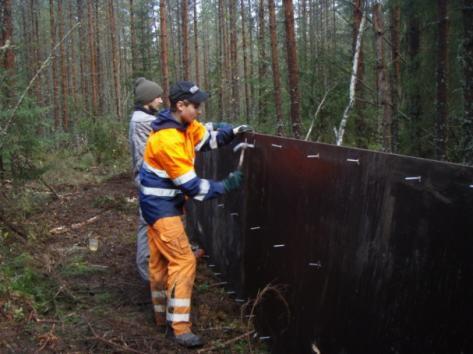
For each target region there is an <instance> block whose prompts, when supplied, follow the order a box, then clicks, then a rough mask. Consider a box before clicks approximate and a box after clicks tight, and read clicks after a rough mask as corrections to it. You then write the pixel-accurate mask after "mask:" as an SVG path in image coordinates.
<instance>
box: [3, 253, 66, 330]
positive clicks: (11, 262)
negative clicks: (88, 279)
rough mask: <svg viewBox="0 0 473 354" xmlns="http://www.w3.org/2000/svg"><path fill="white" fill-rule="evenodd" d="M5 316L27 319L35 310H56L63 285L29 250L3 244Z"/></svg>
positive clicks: (44, 311) (49, 311)
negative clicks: (25, 250)
mask: <svg viewBox="0 0 473 354" xmlns="http://www.w3.org/2000/svg"><path fill="white" fill-rule="evenodd" d="M0 254H1V261H0V264H1V267H0V305H1V306H0V312H1V315H2V316H1V317H5V318H7V319H14V320H16V321H22V320H25V319H26V317H27V316H28V315H29V313H30V312H31V311H34V312H36V313H37V314H42V315H45V314H49V313H51V312H54V309H55V304H54V301H53V300H54V298H55V294H56V293H57V291H58V289H59V285H58V284H57V283H56V281H54V280H53V279H52V278H50V277H48V276H47V275H46V274H45V273H43V272H42V268H41V264H39V262H37V261H36V260H35V259H33V257H32V256H31V255H30V254H28V253H27V252H21V253H20V254H18V255H15V252H14V251H13V250H12V249H7V248H5V247H3V246H2V247H0Z"/></svg>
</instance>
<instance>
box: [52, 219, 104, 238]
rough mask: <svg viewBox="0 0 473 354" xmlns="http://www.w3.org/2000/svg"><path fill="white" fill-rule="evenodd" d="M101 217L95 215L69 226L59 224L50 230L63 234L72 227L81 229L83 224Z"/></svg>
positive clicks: (54, 233)
mask: <svg viewBox="0 0 473 354" xmlns="http://www.w3.org/2000/svg"><path fill="white" fill-rule="evenodd" d="M98 219H99V215H95V216H93V217H91V218H90V219H87V220H85V221H82V222H79V223H77V224H72V225H71V226H69V227H67V226H58V227H55V228H54V229H51V230H49V232H50V233H51V234H53V235H57V234H62V233H64V232H66V231H68V230H70V229H79V228H81V227H82V226H84V225H88V224H91V223H93V222H96V221H97V220H98Z"/></svg>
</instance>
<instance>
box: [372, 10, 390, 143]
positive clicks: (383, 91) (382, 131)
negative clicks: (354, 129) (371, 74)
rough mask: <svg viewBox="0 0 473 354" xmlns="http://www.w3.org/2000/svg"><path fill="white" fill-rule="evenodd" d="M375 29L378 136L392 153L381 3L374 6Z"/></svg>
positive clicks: (388, 90)
mask: <svg viewBox="0 0 473 354" xmlns="http://www.w3.org/2000/svg"><path fill="white" fill-rule="evenodd" d="M373 28H374V32H375V48H376V84H377V85H376V86H377V87H376V88H377V92H378V102H377V105H378V112H379V116H378V123H379V129H378V135H379V136H380V140H381V143H382V147H383V148H382V150H383V151H386V152H391V151H392V101H391V89H390V87H389V77H388V75H387V73H386V66H385V64H384V20H383V13H382V8H381V4H380V3H375V4H374V5H373Z"/></svg>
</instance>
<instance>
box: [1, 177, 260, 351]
mask: <svg viewBox="0 0 473 354" xmlns="http://www.w3.org/2000/svg"><path fill="white" fill-rule="evenodd" d="M57 192H58V194H59V195H60V198H59V199H56V200H51V201H49V202H48V203H47V204H45V205H44V206H43V207H42V208H41V210H39V211H37V212H36V213H34V214H32V215H31V216H30V217H29V218H28V219H27V220H26V221H25V223H27V224H29V226H30V227H31V228H33V229H34V230H36V235H42V236H41V237H40V236H36V239H35V240H33V241H31V240H30V239H29V240H28V242H27V243H25V244H24V245H22V246H20V247H17V248H16V249H17V251H16V252H17V253H16V256H15V257H16V258H15V260H12V259H10V260H6V257H10V258H11V257H12V256H11V253H7V254H5V252H3V254H0V264H1V263H2V261H3V263H5V264H6V265H5V267H4V271H5V272H7V271H9V272H10V274H11V277H12V279H16V280H15V281H16V284H17V287H18V284H19V283H21V282H23V283H22V284H23V286H24V287H26V288H28V287H34V289H32V291H31V293H33V296H31V297H28V296H25V295H24V293H21V292H18V291H13V290H11V289H10V291H7V292H5V291H4V292H3V296H2V295H1V294H2V293H1V292H0V352H1V353H39V352H42V353H51V352H52V353H58V352H60V353H111V352H113V353H117V352H120V353H121V352H123V353H125V352H128V353H186V352H202V351H204V352H211V351H214V352H219V353H223V352H226V353H247V352H250V351H254V352H258V353H261V352H266V349H265V347H264V346H262V345H261V344H260V343H255V342H253V339H252V337H253V336H251V335H250V334H252V328H249V327H248V326H247V324H246V320H245V321H243V320H242V318H241V314H240V313H241V304H237V303H236V302H235V301H234V300H233V299H231V298H230V297H229V296H228V295H227V294H226V293H225V291H224V289H223V288H221V287H220V286H219V285H220V284H219V279H217V278H216V277H215V276H214V275H213V272H212V271H211V270H210V269H209V268H208V267H207V265H206V263H205V262H204V261H202V260H200V261H199V262H198V270H197V279H196V284H195V287H194V296H193V299H192V300H193V308H192V321H193V323H194V325H193V330H194V331H195V332H196V333H198V334H199V335H201V336H202V337H203V339H204V340H205V342H206V344H205V346H204V347H203V348H201V349H200V351H199V350H198V351H196V350H193V351H189V350H185V349H182V348H181V347H179V346H178V345H176V344H175V343H173V342H171V341H170V340H168V339H166V338H165V336H164V334H160V333H158V332H157V329H156V327H155V325H154V322H153V313H152V306H151V301H150V296H149V290H148V288H147V286H146V285H145V284H144V283H143V282H142V281H141V280H140V279H139V276H138V274H137V271H136V266H135V237H136V236H135V229H136V224H137V200H136V190H135V187H134V186H133V184H132V182H131V180H130V177H129V176H128V175H119V176H115V177H112V178H109V179H108V180H105V181H103V182H101V183H86V184H81V185H79V186H71V185H69V186H67V185H64V186H62V187H57ZM23 226H24V227H27V226H28V225H23ZM90 238H95V239H97V240H98V249H97V251H95V252H93V251H91V250H90V249H89V248H88V242H89V239H90ZM9 242H12V241H11V240H10V241H9ZM7 243H8V242H7ZM15 244H17V243H15ZM5 245H6V243H4V250H5ZM14 248H15V247H13V243H12V247H10V250H9V252H11V251H12V249H14ZM2 257H3V258H2ZM6 261H8V262H6ZM15 267H16V268H15ZM15 277H16V278H15ZM21 277H23V278H21ZM21 279H23V280H21ZM10 280H11V279H10ZM11 281H13V280H11ZM0 283H2V279H1V278H0ZM0 285H1V284H0ZM4 290H5V289H4ZM5 294H7V295H5ZM38 303H39V304H40V306H38V305H37V304H38ZM246 333H248V335H245V334H246Z"/></svg>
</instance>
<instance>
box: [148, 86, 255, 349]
mask: <svg viewBox="0 0 473 354" xmlns="http://www.w3.org/2000/svg"><path fill="white" fill-rule="evenodd" d="M207 98H208V94H207V93H205V92H204V91H202V90H200V89H199V87H197V86H196V85H195V84H194V83H193V82H190V81H180V82H177V83H176V84H175V85H173V86H172V87H171V89H170V95H169V101H170V103H171V108H170V109H168V110H164V111H161V112H160V113H159V115H158V117H157V119H156V120H155V121H154V122H153V123H152V124H151V127H152V132H151V134H150V136H149V138H148V141H147V143H146V148H145V152H144V162H143V165H142V167H141V170H140V207H141V211H142V213H143V217H144V219H145V220H146V222H147V223H148V244H149V250H150V260H149V278H150V287H151V294H152V299H153V305H154V311H155V318H156V323H157V324H158V326H163V327H166V323H167V324H168V325H169V326H170V327H169V328H168V334H169V335H170V337H171V338H173V339H174V340H175V341H176V342H177V343H179V344H181V345H183V346H186V347H196V346H200V345H202V344H203V343H202V339H201V338H200V337H199V336H197V335H195V334H194V333H192V331H191V321H190V309H191V296H192V287H193V285H194V279H195V270H196V259H195V256H194V254H193V252H192V250H191V248H190V245H189V240H188V238H187V235H186V232H185V230H184V225H183V223H182V220H181V216H182V214H183V206H184V203H185V198H186V197H191V198H194V199H196V200H199V201H204V200H208V199H212V198H216V197H218V196H220V195H222V194H224V193H227V192H229V191H232V190H235V189H237V188H238V187H239V186H240V184H241V182H242V177H243V176H242V174H241V172H240V171H235V172H233V173H231V174H230V175H229V176H228V177H227V178H226V179H224V180H223V181H212V180H207V179H201V178H199V177H198V176H197V175H196V173H195V170H194V158H195V153H196V151H204V150H209V149H215V148H217V147H219V146H222V145H226V144H228V143H230V142H231V141H232V140H233V138H234V137H235V135H236V134H238V133H241V132H244V131H248V130H249V129H251V128H249V127H248V126H239V127H236V128H233V127H232V126H231V125H229V124H215V125H213V126H212V125H208V126H204V125H203V124H201V123H200V122H198V121H197V120H196V118H197V117H198V116H199V115H200V111H199V107H200V105H201V104H202V103H203V102H204V101H205V100H206V99H207Z"/></svg>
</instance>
